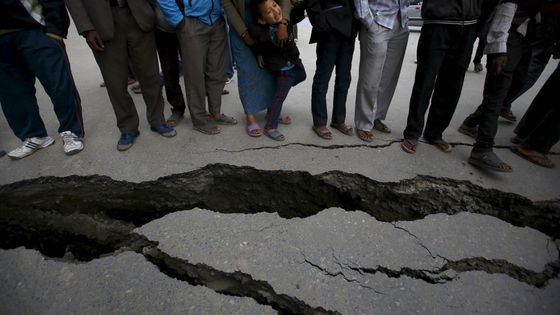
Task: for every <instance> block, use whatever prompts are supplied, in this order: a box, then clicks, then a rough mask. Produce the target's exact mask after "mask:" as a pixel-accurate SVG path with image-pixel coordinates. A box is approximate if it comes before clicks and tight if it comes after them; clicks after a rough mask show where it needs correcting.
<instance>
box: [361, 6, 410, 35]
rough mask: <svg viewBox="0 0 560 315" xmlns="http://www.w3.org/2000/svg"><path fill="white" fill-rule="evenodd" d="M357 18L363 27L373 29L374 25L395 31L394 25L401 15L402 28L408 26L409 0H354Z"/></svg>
mask: <svg viewBox="0 0 560 315" xmlns="http://www.w3.org/2000/svg"><path fill="white" fill-rule="evenodd" d="M354 3H355V4H356V17H357V18H358V19H359V20H360V22H361V23H362V25H364V26H365V27H367V28H368V29H371V26H372V25H373V23H374V22H375V23H377V24H379V25H381V26H384V27H387V28H389V29H393V23H394V21H395V19H396V17H397V15H398V14H399V11H400V13H401V26H402V28H406V27H407V26H408V12H407V7H408V0H354Z"/></svg>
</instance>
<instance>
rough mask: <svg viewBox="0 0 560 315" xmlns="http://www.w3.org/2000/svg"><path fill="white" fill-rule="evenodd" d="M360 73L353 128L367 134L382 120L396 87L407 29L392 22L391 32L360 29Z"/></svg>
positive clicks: (388, 30)
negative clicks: (376, 122) (375, 123)
mask: <svg viewBox="0 0 560 315" xmlns="http://www.w3.org/2000/svg"><path fill="white" fill-rule="evenodd" d="M359 36H360V70H359V76H358V86H357V90H356V109H355V117H354V121H355V124H356V129H358V130H366V131H370V130H371V129H372V128H373V122H374V120H375V119H385V117H386V116H387V111H388V110H389V105H390V104H391V100H392V99H393V94H394V93H395V89H396V87H397V82H398V80H399V75H400V72H401V66H402V62H403V59H404V53H405V51H406V45H407V43H408V29H403V28H402V27H401V26H400V21H399V19H396V20H395V23H394V27H393V29H388V28H385V27H383V26H380V25H378V24H377V23H374V24H373V29H372V30H370V31H368V30H367V29H366V28H365V27H364V26H362V27H361V29H360V35H359Z"/></svg>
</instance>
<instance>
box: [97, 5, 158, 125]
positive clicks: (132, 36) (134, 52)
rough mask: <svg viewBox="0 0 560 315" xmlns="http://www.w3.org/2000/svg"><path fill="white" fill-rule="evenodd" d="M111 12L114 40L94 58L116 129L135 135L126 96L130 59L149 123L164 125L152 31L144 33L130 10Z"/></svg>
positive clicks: (133, 117) (132, 110)
mask: <svg viewBox="0 0 560 315" xmlns="http://www.w3.org/2000/svg"><path fill="white" fill-rule="evenodd" d="M112 10H113V21H114V23H115V35H114V38H113V39H112V40H110V41H106V42H104V45H105V51H103V52H98V51H93V55H94V56H95V60H96V61H97V64H98V65H99V68H100V70H101V74H102V76H103V80H104V81H105V84H106V86H107V93H108V94H109V99H110V100H111V105H113V110H114V111H115V115H116V117H117V126H118V128H119V130H120V131H121V133H125V132H130V133H137V132H138V125H139V119H138V112H137V111H136V107H135V106H134V102H133V101H132V97H130V94H129V93H128V83H127V81H128V61H129V59H130V61H131V64H132V70H133V71H134V75H135V76H136V79H137V80H138V82H140V86H141V88H142V97H143V98H144V102H145V103H146V117H147V119H148V123H149V124H150V126H154V127H155V126H159V125H161V124H163V123H164V122H165V120H164V118H163V108H164V102H163V97H162V92H161V87H160V86H159V67H158V60H157V54H156V42H155V38H154V32H148V33H146V32H143V31H142V30H141V29H140V28H139V27H138V24H136V21H135V20H134V17H133V16H132V14H131V13H130V9H129V8H118V7H113V8H112Z"/></svg>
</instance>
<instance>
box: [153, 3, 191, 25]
mask: <svg viewBox="0 0 560 315" xmlns="http://www.w3.org/2000/svg"><path fill="white" fill-rule="evenodd" d="M180 1H183V0H180ZM157 4H158V6H159V8H160V9H161V12H162V13H163V16H164V17H165V20H166V21H167V22H168V23H169V24H171V26H173V27H174V28H177V27H178V26H179V25H180V24H181V22H183V19H184V18H185V16H184V12H181V9H179V6H178V5H177V2H175V0H157Z"/></svg>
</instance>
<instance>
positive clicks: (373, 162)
mask: <svg viewBox="0 0 560 315" xmlns="http://www.w3.org/2000/svg"><path fill="white" fill-rule="evenodd" d="M310 31H311V28H310V25H309V24H308V22H307V21H304V22H302V24H300V27H299V31H298V36H299V40H298V47H299V49H300V52H301V58H302V60H303V63H304V65H305V67H306V71H307V74H308V79H307V80H306V81H305V82H303V83H301V84H300V85H298V86H296V87H295V88H294V89H293V90H292V91H291V92H290V95H289V96H288V98H287V100H286V102H285V104H284V109H283V113H284V114H289V115H290V116H291V118H292V120H293V123H292V124H291V125H281V126H280V131H281V132H282V133H284V135H285V136H286V141H284V142H276V141H273V140H271V139H269V138H267V137H265V136H262V137H260V138H252V137H249V136H247V134H246V133H245V129H244V127H245V123H244V113H243V108H242V106H241V103H240V100H239V97H238V91H237V78H234V80H233V82H232V83H231V84H229V85H227V86H226V89H228V90H229V91H230V94H228V95H224V96H223V99H222V100H223V105H222V112H223V113H225V114H227V115H231V116H233V117H235V118H236V119H237V120H238V121H239V124H238V125H236V126H223V127H221V128H222V133H221V134H219V135H214V136H209V135H205V134H202V133H200V132H197V131H195V130H193V128H192V123H191V121H190V119H189V117H188V115H187V117H186V119H184V120H183V121H181V122H180V124H179V125H178V126H177V127H176V130H177V136H176V137H174V138H169V139H168V138H163V137H161V136H159V135H157V134H155V133H153V132H151V131H150V130H149V125H148V123H147V121H146V119H145V106H144V104H143V100H142V96H141V95H137V94H133V93H131V96H132V98H133V99H134V101H135V103H136V105H137V110H138V112H139V116H140V118H141V119H140V132H141V134H140V136H139V137H138V139H137V141H136V142H135V144H134V146H133V147H132V148H131V149H129V150H128V151H125V152H119V151H117V150H116V143H117V140H118V138H119V136H120V134H119V131H118V129H117V127H116V122H115V117H114V113H113V110H112V107H111V104H110V103H109V99H108V96H107V93H106V91H105V88H103V87H100V83H101V82H102V81H103V80H102V78H101V74H100V72H99V70H98V67H97V64H96V63H95V61H94V58H93V55H92V53H91V51H90V49H89V48H88V46H87V45H86V43H85V40H84V39H83V38H81V37H80V36H79V35H78V34H77V33H76V30H75V28H74V27H73V26H72V27H71V29H70V35H69V38H68V39H67V40H66V46H67V50H68V54H69V57H70V61H71V65H72V70H73V73H74V77H75V80H76V84H77V87H78V90H79V92H80V95H81V98H82V107H83V116H84V121H85V129H86V136H85V139H84V144H85V149H84V151H83V152H81V153H79V154H76V155H73V156H66V155H65V154H64V152H63V149H62V139H61V138H60V136H58V135H57V129H58V123H57V119H56V116H55V115H54V112H53V110H52V104H51V103H50V100H49V97H48V96H47V95H46V94H45V92H44V90H43V89H42V87H41V85H40V83H37V99H38V101H39V106H40V109H41V115H42V117H43V119H44V121H45V125H46V128H47V130H48V132H49V134H50V135H51V136H52V137H54V138H55V140H56V143H55V145H53V146H50V147H48V148H45V149H42V150H40V151H38V152H36V153H34V154H33V155H31V156H29V157H27V158H25V159H22V160H18V161H13V160H10V159H9V158H8V157H7V156H4V157H2V158H0V185H9V184H14V183H17V182H19V181H22V180H27V179H36V178H39V177H45V176H56V177H66V176H70V175H79V176H88V175H103V176H108V177H110V178H112V179H115V180H119V181H128V182H133V183H140V182H145V181H153V180H157V179H158V178H161V177H163V176H168V175H173V174H180V173H188V172H193V171H197V170H199V169H201V168H203V167H207V166H209V165H212V164H216V163H220V164H227V165H233V166H250V167H254V168H256V169H259V170H267V171H268V170H269V171H277V170H283V171H304V172H308V173H310V174H312V175H316V174H322V173H325V172H330V171H340V172H342V173H345V174H348V176H355V177H356V178H358V177H359V176H363V177H365V178H367V179H371V180H374V181H378V182H399V181H402V180H408V179H413V178H415V177H417V176H419V175H427V176H431V177H434V178H449V179H452V180H459V181H465V182H470V183H472V184H475V185H478V186H480V187H482V188H483V189H495V190H499V191H502V192H505V193H513V194H517V195H520V196H522V197H525V198H527V199H529V200H531V201H533V202H541V201H550V200H552V202H553V203H554V200H559V199H560V185H559V184H558V181H559V179H560V167H558V166H557V167H556V168H554V169H545V168H542V167H539V166H536V165H533V164H531V163H529V162H527V161H526V160H523V159H521V158H520V157H518V156H517V155H515V154H513V153H512V152H511V151H510V150H509V147H510V146H511V143H510V142H509V139H510V137H512V136H513V129H514V128H515V124H512V123H508V122H505V121H503V120H500V122H499V130H498V134H497V136H496V146H495V150H494V151H495V152H496V153H497V154H498V155H499V156H500V157H501V158H503V159H504V160H505V161H507V162H508V163H510V164H511V165H512V167H513V172H512V173H492V172H488V171H484V170H481V169H478V168H476V167H473V166H471V165H469V164H468V163H467V159H468V157H469V153H470V150H471V149H472V144H473V142H474V141H473V139H471V138H469V137H467V136H464V135H462V134H460V133H459V132H458V131H457V128H458V127H459V125H460V124H461V122H462V121H463V120H464V118H465V117H467V115H468V114H470V113H471V112H473V111H474V110H475V109H476V107H477V106H478V105H479V104H480V102H481V100H482V89H483V84H484V77H485V74H486V71H483V72H481V73H475V72H474V71H473V65H472V64H471V65H470V68H469V71H467V74H466V77H465V83H464V86H463V92H462V94H461V98H460V101H459V104H458V106H457V111H456V113H455V115H454V117H453V120H452V121H451V124H450V126H449V128H448V129H447V131H446V132H445V134H444V138H445V139H446V140H447V141H449V142H450V143H452V144H453V145H454V148H453V151H452V152H451V153H444V152H441V151H440V150H438V149H437V148H435V147H434V146H431V145H429V144H427V143H425V142H421V143H420V144H419V146H418V149H417V152H416V154H407V153H405V152H403V151H402V150H401V148H400V144H401V140H402V131H403V130H404V128H405V125H406V116H407V112H408V102H409V99H410V94H411V90H412V85H413V82H414V74H415V68H416V64H415V54H416V44H417V42H418V37H419V32H417V31H413V32H411V33H410V38H409V43H408V47H407V52H406V56H405V59H404V63H403V69H402V73H401V76H400V80H399V84H398V86H397V90H396V92H395V96H394V98H393V103H392V105H391V107H390V109H389V114H388V117H387V119H386V121H385V122H386V124H387V125H388V126H389V127H390V128H391V129H392V133H390V134H382V133H379V132H376V131H374V134H375V140H374V142H372V143H365V142H362V141H361V140H359V139H358V138H357V137H356V136H353V137H348V136H346V135H343V134H341V133H339V132H338V131H336V130H333V131H332V132H333V139H332V140H330V141H328V140H324V139H320V138H319V137H318V136H317V135H316V134H315V133H314V132H313V131H312V129H311V127H312V118H311V109H310V107H311V106H310V97H311V95H310V91H311V83H312V77H313V73H314V71H315V45H310V44H308V41H309V36H310ZM358 64H359V42H358V41H357V42H356V49H355V54H354V61H353V69H352V78H353V80H352V84H351V86H350V92H349V96H348V103H347V112H348V114H347V123H349V124H351V125H353V120H354V100H355V95H356V82H357V78H358ZM557 64H558V61H557V60H554V61H551V62H550V63H549V65H548V66H547V68H546V69H545V71H544V73H543V75H542V76H541V78H540V79H539V80H538V82H537V83H536V84H535V86H534V87H533V88H532V89H531V90H529V91H528V92H527V93H525V94H524V95H523V96H521V97H520V98H519V99H518V100H517V101H516V102H515V103H514V104H513V112H514V113H515V114H516V115H517V116H518V118H521V116H522V115H523V113H524V111H525V110H526V109H527V107H528V106H529V105H530V103H531V101H532V99H533V98H534V96H535V95H536V93H537V92H538V89H539V88H540V87H541V86H542V85H543V84H544V82H545V80H546V78H548V76H549V75H550V74H551V73H552V71H553V70H554V69H555V67H556V66H557ZM331 81H334V80H331ZM327 100H328V103H331V102H332V82H331V89H330V90H329V94H328V97H327ZM329 106H330V104H329ZM165 115H166V116H168V115H170V110H169V106H168V105H166V111H165ZM257 118H258V121H259V123H261V126H262V125H263V124H264V113H261V114H260V115H259V116H258V117H257ZM20 144H21V141H20V140H19V139H17V138H16V137H15V136H14V135H13V133H12V132H11V130H10V128H9V127H8V125H7V122H6V120H5V118H4V117H3V116H0V149H4V150H6V151H7V152H9V151H10V150H12V149H13V148H16V147H17V146H19V145H20ZM549 157H550V158H551V159H552V160H553V161H554V162H555V163H556V164H557V165H560V145H558V144H557V145H556V146H555V147H554V148H553V150H552V153H551V154H550V155H549ZM286 176H287V178H289V173H288V174H287V175H286ZM333 176H334V175H333ZM360 178H361V177H360ZM294 180H295V179H294ZM298 180H300V179H299V177H298ZM200 181H201V184H205V185H207V184H208V182H204V181H205V179H204V178H202V179H200ZM207 181H210V180H207ZM247 181H250V178H247ZM156 184H157V182H154V185H156ZM211 184H212V185H215V186H216V187H221V186H220V185H228V186H227V189H228V192H229V193H230V194H231V195H232V197H233V196H234V195H235V194H237V193H240V192H236V183H231V182H228V183H222V182H220V181H219V180H216V179H212V182H211ZM422 185H424V186H422ZM458 185H461V184H458ZM431 186H433V184H430V183H429V182H421V183H420V184H418V185H417V190H418V191H422V189H427V188H429V187H431ZM243 187H245V186H243ZM66 189H70V190H71V189H72V187H67V188H66ZM177 189H181V187H179V186H178V187H177ZM399 189H401V190H400V191H399V192H400V193H406V191H404V188H395V191H397V190H399ZM1 190H2V186H0V192H1ZM492 191H493V190H492ZM492 191H490V193H492ZM172 193H173V192H172V191H170V194H172ZM245 193H247V192H245ZM248 193H250V192H248ZM351 195H352V194H351V192H350V193H349V196H351ZM440 195H441V198H443V199H445V197H446V192H445V190H441V191H440ZM221 202H224V203H227V201H221ZM294 202H295V203H296V205H297V203H298V200H294ZM392 202H398V201H392ZM268 203H269V201H268V200H266V199H263V200H262V201H261V204H262V207H261V208H265V205H267V204H268ZM405 203H406V202H405ZM1 205H2V202H1V201H0V211H1ZM402 206H403V207H408V208H412V209H414V208H415V204H404V203H403V205H402ZM476 206H477V205H476V204H473V208H476ZM450 207H452V206H450ZM250 210H251V211H247V212H246V213H240V212H237V213H223V212H224V211H217V210H216V209H201V208H199V207H194V208H191V209H184V210H183V211H174V212H172V213H169V214H167V215H165V216H162V217H160V218H158V219H156V220H153V221H151V222H148V223H146V224H143V225H141V226H138V227H136V228H135V229H134V233H135V234H138V235H141V236H142V237H145V238H146V239H147V240H149V241H152V242H157V243H156V244H157V245H156V246H155V248H154V247H153V246H152V247H149V248H148V247H146V248H145V249H144V250H139V251H134V250H130V248H128V247H123V248H120V249H119V250H117V251H114V252H112V253H110V254H105V255H102V256H100V257H97V258H95V259H91V260H88V261H77V260H76V259H74V258H73V257H72V255H71V254H68V255H67V256H64V257H51V256H49V255H48V254H45V252H44V251H43V250H42V249H41V248H33V247H30V246H27V248H24V247H17V248H12V247H11V246H10V245H9V244H8V245H6V244H4V245H3V247H2V248H3V249H1V250H0V314H72V313H80V314H106V313H112V314H185V313H186V314H268V313H277V312H281V313H289V312H292V313H309V314H312V313H327V312H333V313H336V312H338V313H342V314H411V313H417V314H427V313H431V314H472V313H480V314H558V313H560V299H558V297H559V296H560V279H559V277H558V271H559V270H560V262H559V261H560V254H559V246H560V243H559V241H558V240H557V239H554V238H553V237H552V236H551V235H547V234H546V233H544V232H543V231H539V230H537V229H534V228H530V227H527V226H529V225H530V224H518V223H516V224H512V223H508V222H505V221H504V220H501V219H499V218H498V217H503V216H500V215H498V214H497V213H493V212H492V211H486V212H485V211H478V213H473V212H477V211H472V212H469V211H465V212H460V213H458V214H453V213H455V212H453V211H452V209H450V211H449V212H446V213H437V214H430V215H427V216H422V217H421V218H418V219H407V220H402V221H400V220H396V221H391V222H387V221H386V220H380V219H378V218H376V217H375V216H372V215H370V214H368V213H366V212H362V211H360V210H359V209H357V210H356V209H352V211H349V210H350V209H342V208H339V207H327V208H325V209H324V210H323V211H320V212H318V213H317V214H314V215H311V216H302V217H290V218H286V217H283V216H280V215H278V213H280V212H281V209H278V211H277V213H276V212H274V211H272V213H271V211H270V210H268V211H267V212H266V213H265V212H260V211H259V210H260V209H259V206H258V205H251V209H250ZM503 211H507V207H505V208H504V209H503ZM428 213H429V212H428ZM92 218H93V219H92V220H94V219H95V217H92ZM555 220H556V222H554V224H556V226H558V221H557V219H555ZM86 221H87V220H86ZM520 222H524V221H523V220H522V219H520ZM525 223H527V222H525ZM76 229H77V230H79V229H80V227H79V226H77V227H76ZM153 251H159V252H158V253H156V254H153V253H152V252H153ZM162 253H164V254H162ZM165 255H168V256H170V257H171V258H172V259H176V260H177V261H178V262H180V263H186V264H187V265H188V266H187V267H184V266H178V265H180V264H179V263H178V264H173V263H170V262H167V263H163V262H162V260H160V259H163V258H162V257H167V256H165ZM154 257H155V258H154ZM163 266H166V267H169V268H168V269H173V270H174V271H175V273H173V272H169V270H167V269H166V268H164V267H163ZM189 268H191V269H189ZM187 269H188V270H198V271H200V270H210V271H208V272H207V273H208V275H206V276H204V275H203V276H201V275H198V276H197V275H194V274H196V272H194V273H193V272H186V271H184V272H183V273H182V271H183V270H187ZM177 270H179V271H177ZM200 273H201V274H202V273H204V272H202V271H200ZM216 275H219V276H216ZM201 279H202V280H201ZM234 279H237V280H238V279H241V280H239V281H240V282H239V283H240V284H235V285H234V284H232V283H233V281H234ZM253 282H257V283H256V285H254V287H255V288H256V289H252V288H248V289H246V290H245V289H244V288H243V286H244V285H247V286H249V284H250V285H253ZM236 283H237V282H236Z"/></svg>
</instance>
